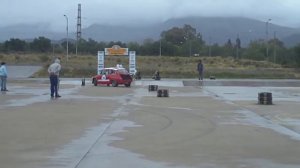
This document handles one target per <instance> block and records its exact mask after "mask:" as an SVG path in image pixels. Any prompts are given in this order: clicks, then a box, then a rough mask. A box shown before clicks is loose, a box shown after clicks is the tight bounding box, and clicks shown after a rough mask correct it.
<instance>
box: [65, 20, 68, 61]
mask: <svg viewBox="0 0 300 168" xmlns="http://www.w3.org/2000/svg"><path fill="white" fill-rule="evenodd" d="M64 17H65V18H66V21H67V61H68V59H69V19H68V16H67V15H64Z"/></svg>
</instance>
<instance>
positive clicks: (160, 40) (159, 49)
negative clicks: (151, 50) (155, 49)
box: [159, 39, 161, 57]
mask: <svg viewBox="0 0 300 168" xmlns="http://www.w3.org/2000/svg"><path fill="white" fill-rule="evenodd" d="M159 56H160V57H161V39H159Z"/></svg>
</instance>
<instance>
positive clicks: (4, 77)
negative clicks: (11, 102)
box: [0, 62, 8, 91]
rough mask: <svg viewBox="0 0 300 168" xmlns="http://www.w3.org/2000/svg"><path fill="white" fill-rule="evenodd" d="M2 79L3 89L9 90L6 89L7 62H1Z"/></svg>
mask: <svg viewBox="0 0 300 168" xmlns="http://www.w3.org/2000/svg"><path fill="white" fill-rule="evenodd" d="M0 80H1V91H8V90H7V89H6V81H7V70H6V66H5V62H1V66H0Z"/></svg>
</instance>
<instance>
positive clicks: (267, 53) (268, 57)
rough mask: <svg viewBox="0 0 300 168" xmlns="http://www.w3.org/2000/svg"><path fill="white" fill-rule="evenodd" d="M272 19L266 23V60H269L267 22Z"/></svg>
mask: <svg viewBox="0 0 300 168" xmlns="http://www.w3.org/2000/svg"><path fill="white" fill-rule="evenodd" d="M271 20H272V19H268V20H267V22H266V50H267V51H266V53H267V59H268V58H269V44H268V43H269V42H268V40H269V22H270V21H271Z"/></svg>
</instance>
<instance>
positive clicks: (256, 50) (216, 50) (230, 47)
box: [0, 25, 300, 67]
mask: <svg viewBox="0 0 300 168" xmlns="http://www.w3.org/2000/svg"><path fill="white" fill-rule="evenodd" d="M241 43H242V39H240V38H239V37H237V39H233V40H232V39H228V41H226V42H224V44H217V43H215V44H207V43H206V42H205V41H204V40H203V38H202V35H201V34H200V33H198V32H197V31H196V29H195V28H193V27H192V26H190V25H184V26H183V27H173V28H171V29H169V30H166V31H163V32H161V35H160V39H159V40H153V39H150V38H149V39H145V40H144V41H143V43H138V42H128V43H123V42H121V41H117V42H114V41H111V42H97V41H95V40H93V39H87V40H86V39H80V40H79V41H78V42H77V44H76V41H74V40H73V41H72V40H70V41H69V44H68V50H69V53H73V54H74V53H75V52H76V48H77V51H78V53H79V54H92V55H96V53H97V51H101V50H104V48H110V47H111V46H113V45H119V46H121V47H125V48H129V49H130V50H131V51H136V53H137V55H140V56H146V55H148V56H151V55H152V56H160V55H163V56H183V57H190V56H211V57H214V56H222V57H233V58H235V59H250V60H258V61H269V62H273V63H277V64H281V65H283V66H285V67H299V66H300V44H298V45H297V46H295V47H291V48H287V47H285V45H284V43H283V42H282V41H280V40H279V39H277V38H273V39H270V40H268V41H265V40H264V39H257V40H254V41H251V42H250V43H249V45H248V46H247V47H241ZM66 48H67V42H66V39H65V40H62V41H60V42H52V41H51V40H50V39H48V38H46V37H38V38H35V39H33V40H32V41H25V40H21V39H18V38H11V39H10V40H6V41H5V42H3V43H0V52H3V53H11V52H37V53H50V52H53V53H64V52H65V51H66Z"/></svg>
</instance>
